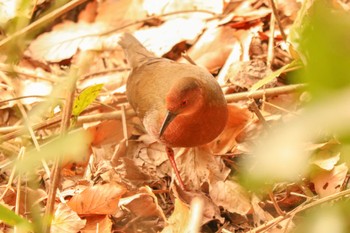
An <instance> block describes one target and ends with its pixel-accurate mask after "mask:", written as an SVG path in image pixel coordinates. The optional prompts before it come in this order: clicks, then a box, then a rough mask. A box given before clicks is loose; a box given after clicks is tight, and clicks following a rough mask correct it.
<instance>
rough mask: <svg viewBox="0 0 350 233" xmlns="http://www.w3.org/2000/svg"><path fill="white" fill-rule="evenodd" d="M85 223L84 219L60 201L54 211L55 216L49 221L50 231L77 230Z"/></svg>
mask: <svg viewBox="0 0 350 233" xmlns="http://www.w3.org/2000/svg"><path fill="white" fill-rule="evenodd" d="M85 224H86V220H82V219H80V217H79V216H78V214H77V213H76V212H74V211H73V210H72V209H71V208H69V206H67V205H66V204H63V203H60V204H59V205H58V206H57V209H56V211H55V216H54V218H53V220H52V223H51V232H52V233H55V232H57V233H58V232H62V233H65V232H66V233H70V232H78V231H80V230H81V229H82V228H83V227H84V226H85Z"/></svg>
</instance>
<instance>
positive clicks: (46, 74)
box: [0, 63, 60, 82]
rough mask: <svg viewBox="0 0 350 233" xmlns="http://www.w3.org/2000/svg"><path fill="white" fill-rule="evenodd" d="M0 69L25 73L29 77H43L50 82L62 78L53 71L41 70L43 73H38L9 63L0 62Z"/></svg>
mask: <svg viewBox="0 0 350 233" xmlns="http://www.w3.org/2000/svg"><path fill="white" fill-rule="evenodd" d="M0 70H1V71H2V72H5V73H16V74H18V75H23V76H26V77H28V78H34V79H41V80H45V81H49V82H57V81H59V80H60V78H59V77H58V76H56V75H54V74H52V73H49V72H45V71H41V75H40V76H39V75H37V74H36V73H35V71H34V70H32V69H28V68H24V67H19V66H16V65H12V64H11V65H8V64H3V63H0Z"/></svg>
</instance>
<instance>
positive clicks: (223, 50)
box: [179, 27, 237, 71]
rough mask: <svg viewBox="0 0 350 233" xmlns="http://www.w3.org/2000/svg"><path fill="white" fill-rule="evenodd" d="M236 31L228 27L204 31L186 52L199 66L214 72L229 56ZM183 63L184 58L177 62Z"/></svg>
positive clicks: (235, 41)
mask: <svg viewBox="0 0 350 233" xmlns="http://www.w3.org/2000/svg"><path fill="white" fill-rule="evenodd" d="M235 31H236V30H235V29H232V28H230V27H215V28H209V29H208V30H206V31H205V32H204V33H203V35H202V36H201V37H200V38H199V40H198V41H197V42H196V43H195V44H194V45H193V46H192V47H191V49H190V50H189V51H188V55H189V56H190V58H191V59H192V60H193V61H194V62H195V63H196V64H197V65H199V66H202V67H205V68H207V69H208V70H209V71H214V70H216V69H218V68H221V67H222V66H223V65H224V64H225V61H226V59H227V57H228V56H229V55H230V53H231V51H232V48H233V44H234V43H237V39H236V38H235V37H234V32H235ZM179 61H180V62H185V59H184V58H181V59H180V60H179Z"/></svg>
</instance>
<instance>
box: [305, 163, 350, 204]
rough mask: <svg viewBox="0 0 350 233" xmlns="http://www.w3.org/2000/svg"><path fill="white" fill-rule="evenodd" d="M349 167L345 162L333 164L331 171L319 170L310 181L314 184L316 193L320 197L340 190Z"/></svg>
mask: <svg viewBox="0 0 350 233" xmlns="http://www.w3.org/2000/svg"><path fill="white" fill-rule="evenodd" d="M348 170H349V168H348V167H347V166H346V164H345V163H342V164H340V165H337V166H334V168H333V169H332V170H331V171H321V172H320V173H318V174H316V175H315V176H314V177H313V178H312V179H311V181H312V182H313V183H314V184H315V190H316V193H317V194H318V195H319V196H320V197H321V198H322V197H326V196H329V195H331V194H334V193H338V192H340V191H341V187H342V185H343V183H344V180H345V178H346V174H347V173H348Z"/></svg>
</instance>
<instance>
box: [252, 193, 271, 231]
mask: <svg viewBox="0 0 350 233" xmlns="http://www.w3.org/2000/svg"><path fill="white" fill-rule="evenodd" d="M259 202H261V200H260V199H259V198H258V197H257V195H256V194H252V201H251V204H252V208H253V219H254V223H255V224H256V225H257V226H259V225H260V224H261V223H264V222H267V221H269V220H272V219H273V216H272V215H271V214H270V213H269V212H267V211H265V210H263V208H261V206H260V205H259Z"/></svg>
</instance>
